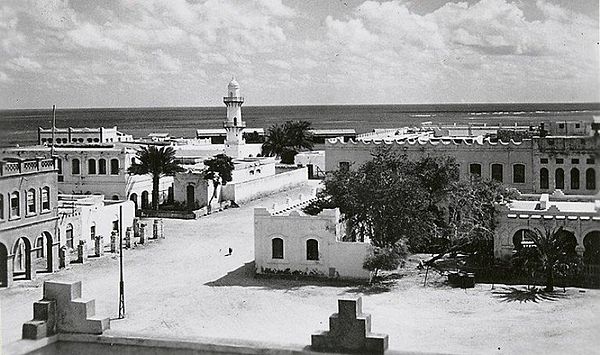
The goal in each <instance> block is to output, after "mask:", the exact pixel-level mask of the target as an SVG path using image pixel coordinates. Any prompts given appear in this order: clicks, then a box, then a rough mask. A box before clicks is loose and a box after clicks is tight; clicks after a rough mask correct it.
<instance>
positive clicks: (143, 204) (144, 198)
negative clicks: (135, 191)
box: [142, 191, 150, 209]
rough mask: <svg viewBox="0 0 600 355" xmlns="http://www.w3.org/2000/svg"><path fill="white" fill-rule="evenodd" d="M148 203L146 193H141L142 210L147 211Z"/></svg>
mask: <svg viewBox="0 0 600 355" xmlns="http://www.w3.org/2000/svg"><path fill="white" fill-rule="evenodd" d="M149 204H150V201H149V200H148V191H144V192H142V209H148V206H149Z"/></svg>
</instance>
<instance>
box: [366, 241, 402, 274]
mask: <svg viewBox="0 0 600 355" xmlns="http://www.w3.org/2000/svg"><path fill="white" fill-rule="evenodd" d="M407 254H408V250H407V248H406V245H405V244H404V243H398V244H396V245H395V246H393V247H390V248H379V247H375V248H373V253H372V254H371V255H369V256H367V257H366V258H365V261H364V262H363V268H364V269H366V270H369V271H371V273H372V274H371V275H372V277H371V280H373V279H374V278H376V277H377V276H378V273H379V271H380V270H388V271H392V270H396V269H397V268H398V266H400V264H402V262H403V260H404V259H406V256H407Z"/></svg>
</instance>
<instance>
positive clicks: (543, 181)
mask: <svg viewBox="0 0 600 355" xmlns="http://www.w3.org/2000/svg"><path fill="white" fill-rule="evenodd" d="M548 188H550V183H549V181H548V169H546V168H541V169H540V189H542V190H547V189H548Z"/></svg>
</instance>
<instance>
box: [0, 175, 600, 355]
mask: <svg viewBox="0 0 600 355" xmlns="http://www.w3.org/2000/svg"><path fill="white" fill-rule="evenodd" d="M312 188H313V187H312V186H305V187H302V188H297V189H294V190H291V191H288V192H284V193H280V194H277V195H274V196H270V197H266V198H264V199H261V200H258V201H255V202H253V203H250V204H248V205H244V206H242V207H241V208H236V209H230V210H227V211H224V212H221V213H216V214H213V215H211V216H208V217H204V218H201V219H198V220H195V221H179V220H165V233H166V235H167V239H164V240H160V241H158V242H153V243H150V244H147V245H144V246H142V247H140V248H137V249H135V250H127V251H125V253H124V258H125V291H126V311H127V318H126V319H124V320H114V321H112V322H111V330H109V333H113V334H126V333H138V334H139V333H143V334H146V335H155V336H160V337H177V338H193V337H216V338H231V339H241V340H253V341H265V342H269V343H279V344H301V345H307V344H309V343H310V334H311V333H312V332H314V331H316V330H319V329H326V328H327V324H328V317H329V315H330V314H331V313H333V312H335V311H336V307H337V304H336V302H337V301H336V300H337V298H338V297H339V296H345V295H362V296H363V310H364V311H365V312H366V313H371V315H372V317H373V331H375V332H381V333H388V334H389V335H390V349H394V350H399V351H421V352H442V353H468V354H481V353H510V354H522V353H545V354H549V353H555V354H559V353H561V354H562V353H570V354H574V353H579V354H593V353H600V347H599V345H600V340H599V339H600V338H598V334H599V333H598V332H599V329H600V302H599V301H600V290H585V292H580V290H579V289H567V292H566V293H565V294H562V292H560V293H557V294H556V296H552V297H551V298H542V297H535V298H528V297H527V296H524V295H523V294H521V293H519V292H518V291H512V290H511V289H510V288H509V287H504V286H498V285H496V286H495V289H494V290H492V289H491V285H485V284H482V285H477V286H476V288H475V289H470V290H461V289H452V288H449V287H448V286H445V285H444V284H442V283H441V282H440V281H441V278H440V277H438V276H436V275H433V277H431V280H432V281H431V282H429V283H428V286H427V287H423V285H422V280H423V276H424V274H423V273H422V272H419V271H417V270H415V269H414V267H413V266H414V264H413V263H409V266H408V267H407V268H406V270H405V271H403V272H402V273H401V275H400V277H399V278H398V279H397V280H395V281H394V282H393V283H391V284H390V285H389V287H382V288H376V289H367V288H365V287H360V286H331V285H325V284H319V283H311V282H301V281H291V280H277V279H254V278H253V277H252V273H251V272H252V265H251V264H250V263H251V262H252V260H253V259H254V256H253V253H254V251H253V245H254V244H253V218H252V214H253V208H254V207H257V206H265V207H266V206H269V207H270V206H271V205H272V204H273V203H274V202H280V203H283V202H285V200H286V198H287V197H292V198H296V197H297V196H298V194H299V193H305V194H306V193H308V192H309V191H311V190H312ZM229 247H231V248H233V249H234V252H233V255H231V256H225V253H226V250H227V248H229ZM44 280H82V281H83V293H84V295H83V296H84V297H87V298H95V299H96V313H97V314H99V315H105V316H109V317H111V318H116V316H117V314H118V259H116V257H113V256H110V255H109V256H105V257H103V258H101V259H96V260H92V261H91V262H90V263H88V264H86V265H72V266H71V268H70V269H69V270H64V271H61V272H59V273H56V274H52V275H45V276H42V277H39V278H38V279H37V280H36V281H34V282H20V283H17V284H16V286H15V287H13V288H11V289H5V290H1V291H0V306H1V317H2V319H1V322H2V341H3V343H4V344H7V343H10V342H13V341H15V340H17V339H19V337H20V331H21V325H22V323H23V322H25V321H27V320H29V319H30V318H31V316H32V303H33V302H34V301H36V300H38V299H40V298H41V295H42V288H41V284H42V282H43V281H44Z"/></svg>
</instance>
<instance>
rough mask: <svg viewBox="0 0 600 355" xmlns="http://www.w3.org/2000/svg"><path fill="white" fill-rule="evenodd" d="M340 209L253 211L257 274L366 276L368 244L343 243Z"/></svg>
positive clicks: (361, 277) (369, 251)
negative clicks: (304, 211) (308, 212)
mask: <svg viewBox="0 0 600 355" xmlns="http://www.w3.org/2000/svg"><path fill="white" fill-rule="evenodd" d="M339 220H340V213H339V210H337V209H335V210H324V211H323V212H321V213H320V214H319V215H317V216H309V215H305V214H303V213H301V212H298V211H292V212H290V213H289V214H282V213H277V212H273V211H269V210H267V209H266V208H256V209H255V210H254V258H255V266H256V273H257V274H300V275H306V276H316V277H327V278H336V279H337V278H339V279H363V280H366V279H369V275H370V273H369V271H367V270H365V269H363V267H362V265H363V262H364V260H365V258H366V257H367V256H368V255H369V254H370V253H371V245H370V244H369V243H362V242H344V241H342V237H343V234H342V233H343V226H342V224H341V223H339Z"/></svg>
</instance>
